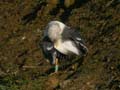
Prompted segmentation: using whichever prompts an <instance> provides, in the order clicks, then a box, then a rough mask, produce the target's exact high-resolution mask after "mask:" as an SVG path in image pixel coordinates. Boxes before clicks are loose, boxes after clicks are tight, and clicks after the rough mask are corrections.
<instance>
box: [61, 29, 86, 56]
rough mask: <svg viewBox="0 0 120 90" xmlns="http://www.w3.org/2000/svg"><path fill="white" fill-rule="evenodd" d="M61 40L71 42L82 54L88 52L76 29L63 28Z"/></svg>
mask: <svg viewBox="0 0 120 90" xmlns="http://www.w3.org/2000/svg"><path fill="white" fill-rule="evenodd" d="M62 40H63V41H66V40H72V41H73V42H74V43H75V45H76V46H77V47H78V49H79V50H80V51H81V52H82V53H83V54H85V53H87V52H88V49H87V47H86V46H85V42H84V40H83V39H82V38H81V36H80V33H79V31H78V30H76V29H72V28H70V27H65V28H64V30H63V33H62Z"/></svg>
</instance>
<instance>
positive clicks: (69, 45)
mask: <svg viewBox="0 0 120 90" xmlns="http://www.w3.org/2000/svg"><path fill="white" fill-rule="evenodd" d="M54 47H55V48H56V49H57V50H58V51H59V52H61V53H63V54H66V55H67V54H68V53H69V52H71V53H74V54H76V55H79V50H78V49H77V47H75V45H74V43H73V42H72V41H70V40H69V41H64V42H62V40H58V42H57V43H56V44H55V45H54Z"/></svg>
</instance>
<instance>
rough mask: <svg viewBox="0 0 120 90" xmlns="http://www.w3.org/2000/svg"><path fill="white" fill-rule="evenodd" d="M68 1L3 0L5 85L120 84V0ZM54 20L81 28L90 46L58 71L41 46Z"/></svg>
mask: <svg viewBox="0 0 120 90" xmlns="http://www.w3.org/2000/svg"><path fill="white" fill-rule="evenodd" d="M65 1H66V2H62V0H61V2H57V0H51V2H50V1H49V0H46V1H45V0H0V90H120V1H119V0H71V2H69V1H70V0H65ZM51 20H59V21H62V22H64V23H65V24H67V25H69V26H71V27H74V28H76V29H78V30H79V31H80V33H81V36H82V37H83V38H84V39H85V42H86V45H87V47H88V49H89V53H88V55H87V56H85V57H76V58H75V59H73V60H69V61H67V60H65V61H62V62H61V67H60V71H59V72H58V73H57V74H53V69H54V67H53V66H51V65H50V64H49V63H47V62H46V60H45V58H44V56H43V54H42V52H41V48H40V47H39V42H40V40H41V39H42V32H43V30H44V28H45V26H46V24H47V23H48V22H49V21H51ZM73 66H74V67H73Z"/></svg>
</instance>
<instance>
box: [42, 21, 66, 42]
mask: <svg viewBox="0 0 120 90" xmlns="http://www.w3.org/2000/svg"><path fill="white" fill-rule="evenodd" d="M65 26H66V25H65V24H63V23H62V22H59V21H51V22H50V23H48V25H47V26H46V30H45V32H44V36H48V37H49V38H50V40H51V41H52V42H55V41H57V40H59V39H61V34H62V32H63V30H64V28H65Z"/></svg>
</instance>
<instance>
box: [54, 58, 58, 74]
mask: <svg viewBox="0 0 120 90" xmlns="http://www.w3.org/2000/svg"><path fill="white" fill-rule="evenodd" d="M58 69H59V65H58V58H56V59H55V73H57V72H58Z"/></svg>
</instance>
